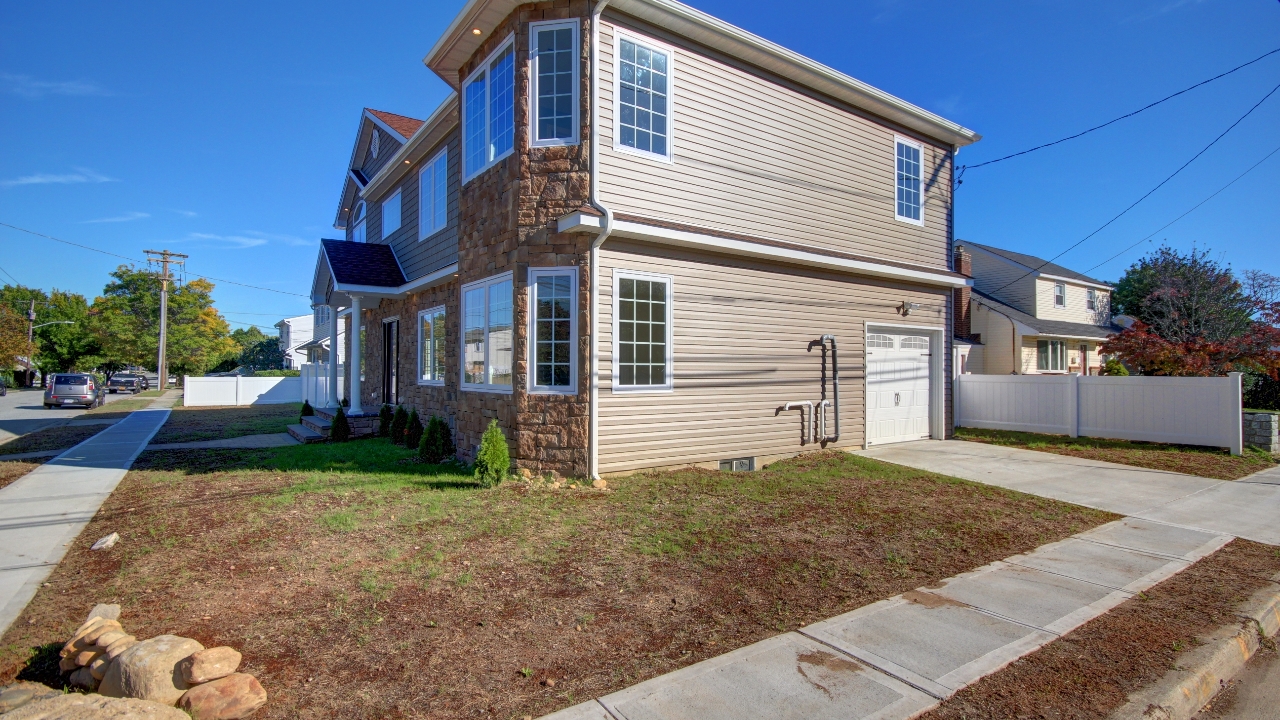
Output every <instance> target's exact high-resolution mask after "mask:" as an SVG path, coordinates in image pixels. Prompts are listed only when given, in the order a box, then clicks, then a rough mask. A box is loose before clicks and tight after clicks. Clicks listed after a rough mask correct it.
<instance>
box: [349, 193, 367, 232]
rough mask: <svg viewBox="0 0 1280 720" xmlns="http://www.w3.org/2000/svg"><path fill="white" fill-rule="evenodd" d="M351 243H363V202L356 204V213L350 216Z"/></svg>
mask: <svg viewBox="0 0 1280 720" xmlns="http://www.w3.org/2000/svg"><path fill="white" fill-rule="evenodd" d="M351 217H352V224H351V241H352V242H364V201H363V200H361V201H360V202H358V203H356V211H355V212H354V213H352V214H351Z"/></svg>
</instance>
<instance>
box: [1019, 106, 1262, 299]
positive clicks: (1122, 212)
mask: <svg viewBox="0 0 1280 720" xmlns="http://www.w3.org/2000/svg"><path fill="white" fill-rule="evenodd" d="M1277 90H1280V85H1276V86H1275V87H1273V88H1271V90H1270V91H1269V92H1268V93H1267V94H1266V95H1263V96H1262V99H1261V100H1259V101H1258V102H1256V103H1254V104H1253V107H1251V108H1249V110H1248V111H1246V112H1245V114H1243V115H1241V116H1240V118H1239V119H1238V120H1236V121H1235V122H1233V123H1231V126H1230V127H1228V128H1227V129H1226V130H1223V131H1222V133H1221V134H1220V135H1218V137H1216V138H1214V139H1213V141H1212V142H1210V143H1209V144H1208V145H1205V146H1204V148H1202V149H1201V150H1200V152H1198V153H1196V154H1195V155H1193V156H1191V159H1190V160H1188V161H1186V162H1184V163H1182V166H1181V167H1179V168H1178V169H1177V170H1174V171H1173V173H1172V174H1170V175H1169V177H1167V178H1165V179H1163V180H1161V181H1160V184H1159V185H1156V186H1155V187H1153V188H1151V189H1150V190H1148V191H1147V193H1146V194H1145V195H1143V196H1142V197H1140V198H1138V199H1137V200H1134V201H1133V203H1132V204H1130V205H1129V207H1127V208H1125V209H1124V210H1121V211H1120V214H1118V215H1116V216H1115V217H1113V218H1111V219H1110V220H1108V221H1106V222H1105V223H1103V224H1102V225H1101V226H1100V227H1099V228H1098V229H1097V230H1094V231H1093V232H1091V233H1089V234H1088V235H1085V236H1084V237H1082V238H1080V239H1079V240H1077V241H1076V242H1075V243H1074V244H1072V245H1071V247H1068V248H1067V249H1066V250H1063V251H1062V252H1060V253H1058V254H1057V255H1054V256H1053V257H1051V258H1049V259H1048V260H1046V261H1044V262H1043V263H1041V264H1040V266H1039V267H1036V268H1034V269H1031V270H1028V271H1027V272H1026V273H1025V274H1023V275H1021V276H1019V277H1017V278H1014V279H1013V280H1010V281H1009V282H1007V283H1005V284H1004V285H1001V286H1000V287H999V288H997V289H996V290H995V291H994V292H1000V291H1001V290H1004V289H1005V288H1007V287H1009V286H1010V285H1012V284H1014V283H1016V282H1020V281H1021V280H1022V279H1023V278H1025V277H1027V276H1029V275H1031V274H1032V273H1036V272H1039V271H1040V269H1041V268H1043V267H1044V266H1045V265H1048V264H1049V263H1051V262H1053V261H1054V260H1057V259H1058V258H1060V257H1062V256H1063V255H1066V254H1067V253H1069V252H1071V251H1072V250H1074V249H1076V248H1077V247H1079V246H1080V244H1081V243H1083V242H1084V241H1085V240H1088V239H1089V238H1091V237H1093V236H1094V235H1097V234H1098V233H1100V232H1102V231H1103V230H1104V229H1106V228H1107V226H1109V225H1111V223H1113V222H1115V221H1117V220H1119V219H1120V218H1122V217H1124V216H1125V214H1127V213H1128V212H1129V211H1130V210H1132V209H1134V208H1135V207H1137V206H1138V203H1140V202H1142V201H1143V200H1146V199H1147V198H1149V197H1151V195H1152V193H1154V192H1155V191H1157V190H1159V189H1160V188H1162V187H1164V186H1165V183H1168V182H1169V181H1170V180H1172V179H1174V178H1175V177H1176V176H1177V175H1178V173H1180V172H1182V171H1183V170H1185V169H1186V168H1187V166H1188V165H1190V164H1191V163H1193V162H1195V161H1196V158H1198V157H1200V156H1201V155H1203V154H1205V153H1206V152H1208V151H1209V148H1211V147H1213V146H1214V145H1216V144H1217V143H1218V141H1219V140H1221V139H1222V138H1224V137H1226V135H1227V133H1229V132H1231V131H1232V130H1234V129H1235V127H1236V126H1237V125H1239V124H1240V123H1242V122H1244V119H1245V118H1247V117H1249V116H1250V115H1251V114H1253V111H1254V110H1257V109H1258V106H1260V105H1262V103H1264V102H1266V101H1267V98H1269V97H1271V96H1272V95H1274V94H1275V92H1276V91H1277Z"/></svg>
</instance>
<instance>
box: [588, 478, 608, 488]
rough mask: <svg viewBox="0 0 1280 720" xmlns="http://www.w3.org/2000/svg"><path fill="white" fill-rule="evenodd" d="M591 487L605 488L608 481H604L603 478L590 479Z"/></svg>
mask: <svg viewBox="0 0 1280 720" xmlns="http://www.w3.org/2000/svg"><path fill="white" fill-rule="evenodd" d="M591 487H593V488H595V489H597V490H604V489H605V488H607V487H609V483H607V482H605V481H604V480H603V479H602V480H592V481H591Z"/></svg>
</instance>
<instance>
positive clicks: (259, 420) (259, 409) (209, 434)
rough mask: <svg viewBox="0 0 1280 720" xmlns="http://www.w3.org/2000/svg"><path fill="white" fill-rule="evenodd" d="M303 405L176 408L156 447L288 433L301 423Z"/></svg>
mask: <svg viewBox="0 0 1280 720" xmlns="http://www.w3.org/2000/svg"><path fill="white" fill-rule="evenodd" d="M300 410H301V405H299V404H297V403H284V404H280V405H255V406H250V407H175V408H173V412H171V413H170V414H169V420H168V421H167V422H166V423H165V424H164V426H163V427H161V428H160V432H158V433H156V436H155V438H154V439H152V441H151V442H153V443H179V442H198V441H201V440H219V439H222V438H233V437H242V436H244V435H261V434H265V433H282V432H288V426H289V425H290V424H292V423H296V422H298V412H299V411H300Z"/></svg>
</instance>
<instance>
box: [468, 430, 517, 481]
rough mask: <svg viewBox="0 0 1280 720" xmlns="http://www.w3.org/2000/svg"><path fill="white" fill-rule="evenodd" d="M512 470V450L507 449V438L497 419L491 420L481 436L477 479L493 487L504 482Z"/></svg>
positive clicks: (477, 460)
mask: <svg viewBox="0 0 1280 720" xmlns="http://www.w3.org/2000/svg"><path fill="white" fill-rule="evenodd" d="M510 470H511V452H510V451H509V450H508V449H507V438H506V436H505V435H503V434H502V428H500V427H498V421H497V419H493V420H490V421H489V427H487V428H485V431H484V435H483V436H481V438H480V450H479V452H477V453H476V479H477V480H479V481H480V484H481V485H483V486H484V487H493V486H494V485H497V484H498V483H500V482H502V481H503V479H505V478H506V477H507V473H508V472H510Z"/></svg>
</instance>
